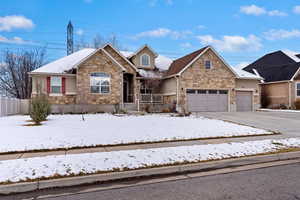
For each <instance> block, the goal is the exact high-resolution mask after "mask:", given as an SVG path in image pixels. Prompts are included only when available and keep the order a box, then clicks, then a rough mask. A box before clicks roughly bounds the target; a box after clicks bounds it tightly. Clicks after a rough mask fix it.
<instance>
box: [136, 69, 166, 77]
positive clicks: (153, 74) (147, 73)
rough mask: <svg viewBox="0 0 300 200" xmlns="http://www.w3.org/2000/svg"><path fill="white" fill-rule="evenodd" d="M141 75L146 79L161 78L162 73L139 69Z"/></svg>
mask: <svg viewBox="0 0 300 200" xmlns="http://www.w3.org/2000/svg"><path fill="white" fill-rule="evenodd" d="M139 74H140V75H141V76H142V77H144V78H161V77H162V73H161V72H159V71H153V70H145V69H139Z"/></svg>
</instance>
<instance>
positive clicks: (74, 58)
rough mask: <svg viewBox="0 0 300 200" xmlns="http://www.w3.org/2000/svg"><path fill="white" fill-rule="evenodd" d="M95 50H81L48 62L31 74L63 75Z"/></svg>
mask: <svg viewBox="0 0 300 200" xmlns="http://www.w3.org/2000/svg"><path fill="white" fill-rule="evenodd" d="M95 50H96V49H92V48H86V49H81V50H79V51H77V52H75V53H72V54H70V55H68V56H65V57H63V58H60V59H58V60H55V61H53V62H50V63H48V64H46V65H44V66H42V67H40V68H38V69H36V70H34V71H32V72H33V73H65V72H66V71H69V70H71V69H73V68H74V66H75V65H76V64H78V63H79V62H80V61H82V60H83V59H84V58H86V57H88V56H89V55H91V54H92V53H93V52H94V51H95Z"/></svg>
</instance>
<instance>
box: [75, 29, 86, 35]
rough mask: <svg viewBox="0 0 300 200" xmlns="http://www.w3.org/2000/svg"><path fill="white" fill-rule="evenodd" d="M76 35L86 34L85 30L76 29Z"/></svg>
mask: <svg viewBox="0 0 300 200" xmlns="http://www.w3.org/2000/svg"><path fill="white" fill-rule="evenodd" d="M75 33H76V35H79V36H81V35H83V34H84V30H82V29H78V30H76V32H75Z"/></svg>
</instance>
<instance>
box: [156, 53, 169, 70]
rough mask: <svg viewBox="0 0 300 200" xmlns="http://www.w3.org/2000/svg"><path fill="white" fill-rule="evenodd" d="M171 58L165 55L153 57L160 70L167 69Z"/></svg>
mask: <svg viewBox="0 0 300 200" xmlns="http://www.w3.org/2000/svg"><path fill="white" fill-rule="evenodd" d="M172 62H173V60H172V59H171V58H168V57H166V56H162V55H158V56H157V58H156V59H155V66H156V67H157V68H158V69H160V70H168V69H169V67H170V65H171V64H172Z"/></svg>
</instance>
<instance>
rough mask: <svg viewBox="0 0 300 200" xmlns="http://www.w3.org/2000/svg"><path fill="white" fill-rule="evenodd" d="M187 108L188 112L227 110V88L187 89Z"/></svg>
mask: <svg viewBox="0 0 300 200" xmlns="http://www.w3.org/2000/svg"><path fill="white" fill-rule="evenodd" d="M186 92H187V103H188V110H189V111H190V112H227V111H228V91H227V90H194V89H188V90H187V91H186Z"/></svg>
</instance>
